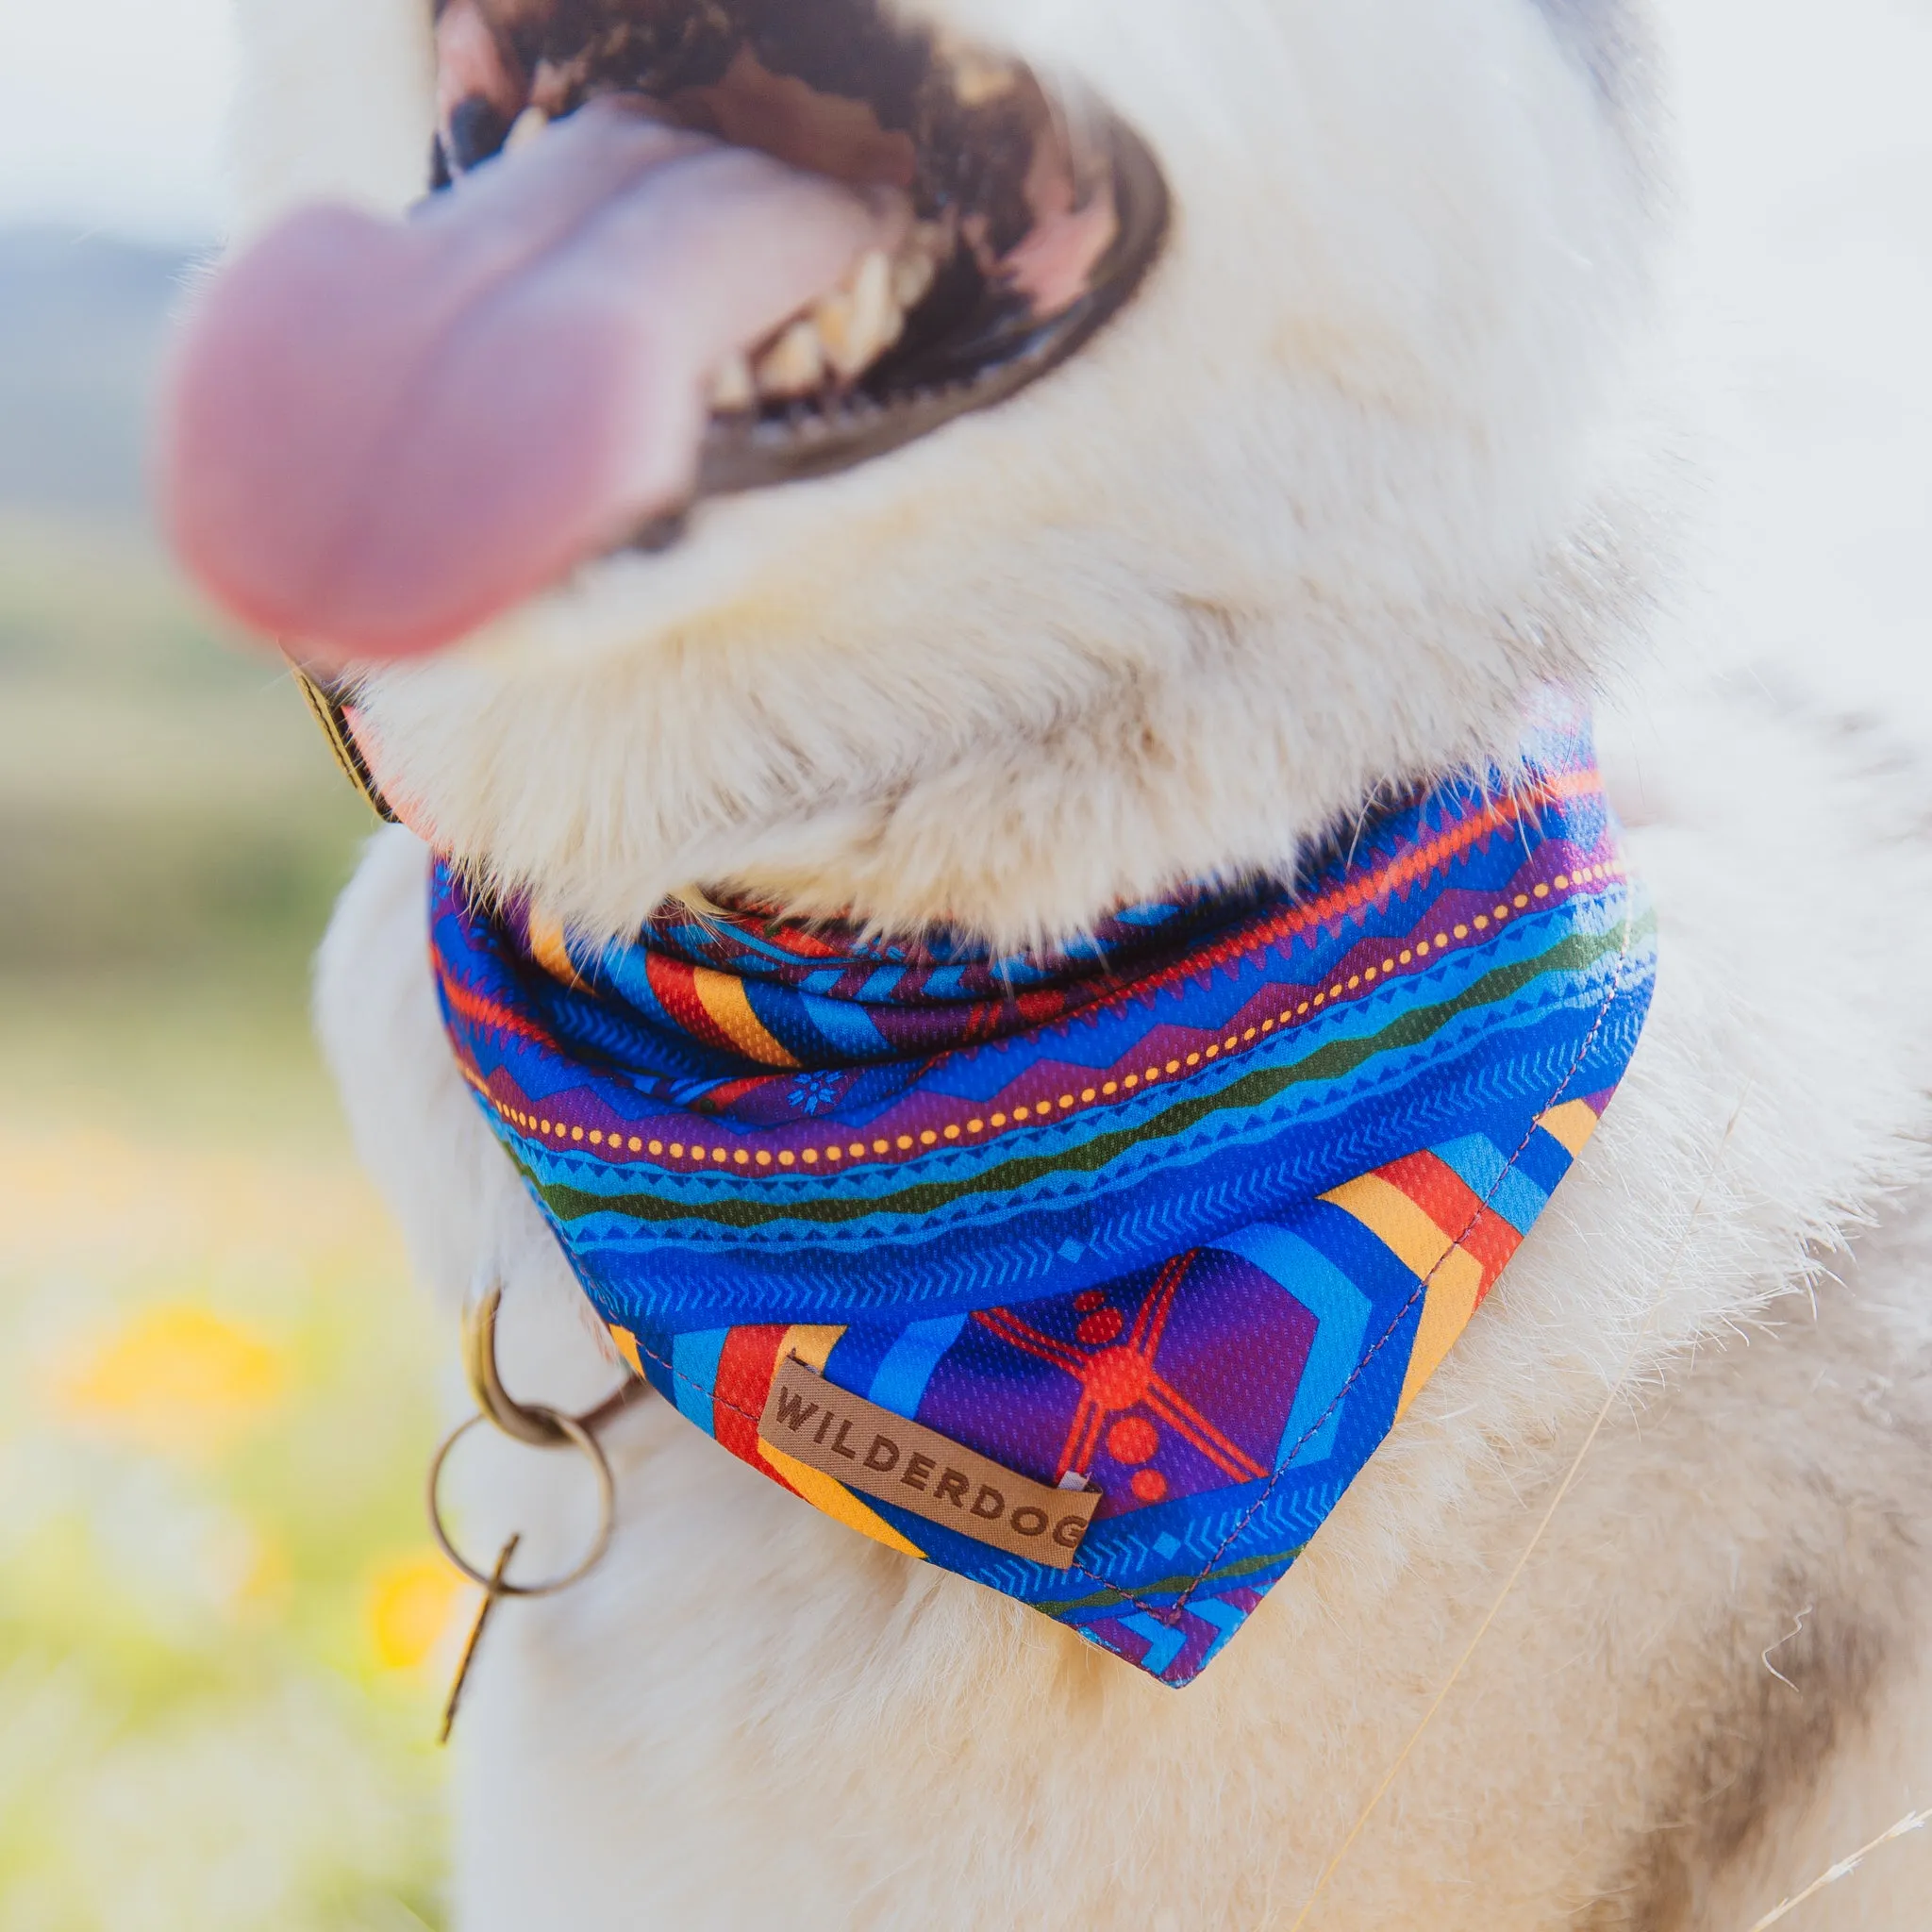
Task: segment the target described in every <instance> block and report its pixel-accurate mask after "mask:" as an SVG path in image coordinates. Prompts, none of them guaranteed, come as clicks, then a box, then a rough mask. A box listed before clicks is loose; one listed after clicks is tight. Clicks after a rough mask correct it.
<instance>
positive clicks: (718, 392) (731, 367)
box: [711, 356, 758, 415]
mask: <svg viewBox="0 0 1932 1932" xmlns="http://www.w3.org/2000/svg"><path fill="white" fill-rule="evenodd" d="M757 401H758V385H757V384H756V383H755V382H754V381H753V380H752V374H751V363H750V362H749V361H748V360H747V359H746V358H744V357H742V356H733V357H730V358H727V359H726V360H725V361H724V362H722V363H720V364H719V367H718V373H717V375H714V376H713V377H712V378H711V407H712V408H714V409H716V410H718V411H719V412H720V413H721V414H725V415H728V414H729V413H730V412H731V411H732V410H734V409H748V408H751V406H752V405H753V404H754V403H755V402H757Z"/></svg>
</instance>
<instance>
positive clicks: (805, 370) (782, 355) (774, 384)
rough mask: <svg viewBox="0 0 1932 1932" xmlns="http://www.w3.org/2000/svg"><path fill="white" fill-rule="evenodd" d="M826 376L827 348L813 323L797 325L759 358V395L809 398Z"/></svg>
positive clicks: (793, 325) (795, 323) (788, 330)
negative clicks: (820, 339) (803, 396)
mask: <svg viewBox="0 0 1932 1932" xmlns="http://www.w3.org/2000/svg"><path fill="white" fill-rule="evenodd" d="M824 375H825V350H824V343H823V342H821V341H819V332H818V329H817V327H816V325H813V324H812V323H810V322H794V323H793V324H792V325H791V327H790V328H788V329H787V330H786V331H785V333H784V334H783V335H782V336H780V337H779V338H778V340H777V341H775V342H774V343H773V344H772V346H771V347H770V348H769V349H767V350H766V351H765V353H764V354H763V355H762V356H760V357H759V358H758V393H759V394H760V395H765V396H802V395H808V394H810V392H811V391H813V390H815V389H816V388H817V387H818V386H819V384H820V383H821V382H823V381H824Z"/></svg>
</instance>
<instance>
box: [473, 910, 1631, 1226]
mask: <svg viewBox="0 0 1932 1932" xmlns="http://www.w3.org/2000/svg"><path fill="white" fill-rule="evenodd" d="M1655 929H1656V915H1655V913H1653V912H1650V911H1649V910H1648V909H1647V908H1646V910H1645V912H1644V914H1643V916H1642V917H1641V918H1640V919H1638V920H1637V921H1635V922H1634V923H1627V924H1624V925H1621V926H1617V927H1614V928H1612V929H1611V930H1610V931H1608V932H1606V933H1601V934H1595V933H1572V934H1570V935H1569V936H1567V937H1566V938H1564V939H1562V940H1559V941H1557V943H1556V944H1555V945H1553V946H1551V947H1550V948H1549V949H1548V950H1547V951H1546V952H1543V953H1541V954H1539V955H1538V956H1537V957H1536V958H1532V959H1523V960H1518V961H1516V962H1515V963H1514V964H1511V965H1507V966H1498V967H1496V968H1494V969H1493V970H1492V971H1491V972H1489V973H1486V974H1484V975H1483V976H1482V978H1480V979H1478V980H1476V981H1475V982H1474V984H1473V985H1472V986H1470V987H1469V988H1467V989H1466V990H1465V991H1462V992H1461V993H1458V994H1457V996H1456V998H1454V999H1452V1000H1443V1001H1441V1002H1440V1003H1438V1004H1437V1005H1435V1006H1432V1007H1418V1008H1413V1009H1411V1010H1410V1011H1409V1012H1407V1013H1404V1014H1402V1015H1401V1016H1400V1017H1399V1018H1397V1019H1395V1020H1392V1021H1391V1023H1390V1024H1388V1025H1387V1026H1385V1027H1383V1028H1382V1030H1381V1031H1380V1032H1379V1033H1374V1034H1368V1035H1363V1036H1360V1037H1357V1038H1355V1039H1350V1040H1337V1041H1330V1042H1329V1043H1328V1044H1327V1045H1325V1046H1319V1047H1317V1048H1315V1049H1314V1051H1313V1052H1311V1053H1309V1054H1308V1055H1307V1056H1306V1057H1305V1058H1302V1059H1300V1060H1298V1061H1297V1062H1296V1063H1295V1064H1294V1065H1293V1066H1291V1067H1272V1068H1262V1069H1259V1070H1257V1072H1255V1073H1252V1074H1244V1075H1243V1076H1242V1077H1241V1078H1240V1079H1238V1080H1236V1081H1234V1082H1232V1083H1231V1084H1230V1085H1228V1086H1226V1087H1224V1088H1223V1089H1221V1090H1220V1091H1218V1092H1215V1093H1212V1094H1202V1095H1199V1096H1196V1097H1192V1098H1190V1099H1187V1100H1181V1101H1177V1102H1176V1103H1175V1104H1174V1106H1173V1107H1170V1108H1166V1109H1165V1110H1164V1111H1163V1112H1161V1113H1159V1114H1158V1115H1157V1116H1156V1117H1155V1118H1154V1119H1152V1120H1150V1121H1149V1122H1147V1123H1146V1124H1144V1125H1143V1126H1141V1127H1138V1128H1131V1129H1129V1128H1121V1129H1117V1130H1115V1131H1113V1132H1110V1133H1101V1134H1095V1135H1094V1136H1092V1137H1091V1139H1090V1140H1087V1141H1083V1142H1082V1143H1081V1144H1080V1145H1079V1146H1077V1147H1070V1148H1067V1149H1065V1150H1063V1151H1062V1152H1060V1153H1058V1154H1040V1155H1018V1156H1015V1157H1014V1158H1012V1159H1010V1160H1008V1161H1004V1162H1002V1163H1001V1164H1000V1165H999V1166H997V1167H994V1168H990V1169H989V1170H987V1172H985V1173H984V1174H976V1175H973V1176H969V1177H967V1178H964V1179H961V1180H957V1181H939V1180H932V1181H916V1182H913V1183H912V1184H911V1185H909V1186H908V1187H905V1188H901V1189H899V1190H897V1191H895V1192H892V1193H888V1194H875V1195H870V1196H867V1197H865V1198H863V1199H839V1198H824V1199H819V1200H809V1199H807V1200H798V1199H787V1200H782V1201H778V1200H774V1201H763V1200H753V1199H747V1198H744V1197H743V1196H733V1197H732V1198H730V1199H728V1200H724V1201H721V1202H719V1203H718V1204H717V1205H716V1206H715V1207H708V1206H706V1205H704V1204H702V1203H698V1202H691V1201H681V1200H675V1199H672V1198H669V1197H667V1196H665V1195H662V1194H656V1193H644V1192H638V1193H625V1194H598V1193H593V1192H591V1191H589V1190H588V1189H584V1188H576V1187H572V1186H570V1185H569V1184H567V1183H565V1182H561V1181H553V1182H545V1181H544V1180H542V1179H541V1176H540V1175H538V1174H536V1172H535V1171H534V1170H533V1169H532V1168H531V1167H530V1166H529V1165H528V1164H527V1163H526V1162H525V1160H524V1159H523V1158H521V1157H520V1156H518V1155H517V1154H516V1153H515V1151H514V1144H513V1143H511V1158H512V1159H513V1160H514V1161H515V1163H516V1165H517V1167H518V1169H519V1171H520V1172H521V1173H522V1174H523V1175H524V1178H525V1180H526V1181H527V1182H528V1183H529V1185H530V1186H531V1187H532V1188H533V1189H534V1190H535V1191H536V1192H537V1193H538V1194H539V1195H540V1196H541V1199H542V1202H543V1205H544V1206H545V1207H546V1208H549V1210H550V1211H551V1212H552V1213H553V1214H554V1215H556V1216H557V1218H558V1220H559V1221H566V1222H568V1221H578V1220H582V1219H584V1218H585V1217H587V1216H589V1215H592V1214H621V1215H624V1216H626V1217H627V1218H629V1219H631V1220H633V1221H640V1222H646V1223H655V1224H663V1223H666V1222H676V1221H700V1222H709V1223H711V1224H714V1225H719V1226H724V1227H731V1228H755V1227H763V1226H767V1225H769V1224H772V1223H774V1222H782V1221H791V1222H807V1223H816V1224H822V1225H828V1226H829V1225H837V1224H842V1223H850V1222H857V1221H870V1220H872V1219H874V1217H876V1216H879V1215H905V1216H908V1217H912V1218H917V1217H918V1216H920V1215H924V1214H931V1213H933V1212H935V1211H936V1210H938V1209H940V1208H945V1207H949V1206H951V1205H952V1204H953V1203H954V1202H957V1201H961V1200H968V1199H971V1198H972V1197H973V1196H974V1195H1002V1194H1011V1193H1016V1192H1018V1191H1020V1190H1021V1189H1023V1188H1025V1187H1027V1186H1029V1185H1030V1184H1031V1183H1032V1182H1034V1181H1037V1180H1041V1179H1044V1178H1046V1177H1048V1176H1050V1175H1053V1174H1081V1173H1085V1174H1093V1173H1098V1172H1099V1171H1100V1170H1102V1169H1104V1168H1106V1167H1107V1166H1108V1165H1109V1164H1110V1163H1111V1162H1113V1161H1114V1160H1117V1159H1119V1158H1121V1157H1122V1156H1123V1155H1125V1154H1128V1153H1131V1152H1132V1151H1133V1149H1134V1148H1136V1147H1137V1146H1139V1145H1141V1143H1142V1142H1143V1141H1159V1140H1174V1139H1177V1138H1178V1137H1179V1136H1180V1135H1182V1134H1184V1133H1186V1132H1187V1131H1188V1130H1189V1129H1190V1128H1191V1127H1194V1126H1198V1125H1199V1124H1200V1123H1201V1122H1202V1121H1204V1120H1207V1119H1208V1118H1209V1117H1210V1116H1211V1115H1213V1114H1216V1113H1221V1112H1225V1111H1246V1110H1249V1109H1252V1108H1257V1107H1261V1106H1263V1105H1265V1104H1266V1103H1267V1102H1269V1101H1271V1100H1274V1099H1276V1098H1278V1097H1279V1096H1280V1095H1281V1094H1283V1093H1286V1092H1288V1091H1291V1090H1292V1089H1293V1088H1296V1087H1300V1086H1306V1085H1308V1084H1310V1083H1311V1082H1316V1081H1324V1080H1335V1079H1339V1078H1341V1076H1342V1075H1343V1074H1350V1073H1353V1072H1354V1071H1355V1070H1356V1069H1357V1067H1359V1066H1361V1065H1363V1064H1364V1063H1365V1062H1367V1061H1368V1060H1371V1059H1373V1058H1375V1056H1376V1055H1378V1054H1383V1053H1389V1052H1393V1051H1397V1050H1399V1049H1401V1048H1404V1047H1413V1046H1417V1045H1420V1044H1421V1043H1422V1042H1423V1041H1426V1040H1428V1039H1430V1038H1432V1037H1433V1036H1434V1035H1435V1034H1437V1033H1439V1032H1441V1029H1442V1028H1443V1027H1445V1026H1447V1025H1448V1024H1450V1023H1451V1022H1452V1021H1454V1020H1457V1019H1458V1018H1460V1017H1461V1016H1462V1015H1463V1014H1465V1013H1470V1012H1474V1011H1477V1010H1479V1009H1480V1008H1484V1007H1492V1006H1496V1005H1498V1004H1500V1003H1501V1002H1502V1001H1504V1000H1507V999H1508V998H1509V997H1510V996H1511V995H1512V994H1515V993H1518V992H1520V991H1522V990H1523V989H1524V987H1525V986H1528V985H1529V984H1530V983H1531V982H1532V981H1533V980H1536V979H1540V978H1541V977H1542V976H1543V975H1544V974H1548V973H1568V974H1573V975H1575V976H1579V977H1580V976H1581V975H1582V974H1585V973H1587V972H1588V971H1589V970H1590V968H1591V967H1592V966H1594V965H1596V964H1597V963H1598V962H1599V961H1600V960H1602V959H1603V958H1606V957H1607V956H1610V955H1613V954H1617V953H1620V952H1622V951H1624V948H1625V947H1626V946H1628V945H1629V944H1631V943H1633V942H1635V941H1638V940H1641V939H1642V938H1644V937H1646V936H1647V935H1648V934H1649V933H1651V932H1653V931H1655Z"/></svg>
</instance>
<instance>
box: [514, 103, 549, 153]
mask: <svg viewBox="0 0 1932 1932" xmlns="http://www.w3.org/2000/svg"><path fill="white" fill-rule="evenodd" d="M549 125H550V116H549V115H548V114H546V113H545V112H544V111H543V109H542V108H536V107H531V108H525V109H524V111H523V112H522V113H521V114H519V115H518V116H517V118H516V119H515V120H514V121H512V122H511V123H510V128H509V132H508V134H507V135H506V136H505V137H504V142H503V151H504V153H505V154H507V155H513V154H515V153H517V152H518V151H519V150H520V149H522V148H526V147H528V146H529V144H530V143H531V142H533V141H535V140H536V139H537V137H538V136H539V135H540V134H541V133H542V132H543V130H544V129H545V128H546V127H548V126H549Z"/></svg>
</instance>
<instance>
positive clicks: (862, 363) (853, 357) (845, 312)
mask: <svg viewBox="0 0 1932 1932" xmlns="http://www.w3.org/2000/svg"><path fill="white" fill-rule="evenodd" d="M813 321H814V323H815V324H816V325H817V328H818V335H819V340H820V341H821V342H822V343H823V344H824V352H825V358H826V360H827V361H829V362H830V363H831V365H832V367H833V368H834V369H835V370H837V371H838V373H839V374H840V375H842V376H844V377H845V378H846V379H847V380H848V381H849V380H850V379H851V378H852V377H853V376H855V375H858V373H859V371H860V370H862V369H864V368H865V367H866V365H867V364H868V363H871V362H874V361H876V360H877V358H878V357H879V354H880V352H881V351H882V350H884V349H886V348H889V347H890V346H891V344H892V343H893V342H895V341H897V340H898V338H899V331H900V329H901V327H902V326H903V325H904V318H903V317H902V316H901V315H900V313H899V306H898V304H897V303H896V302H895V301H894V300H893V298H892V271H891V263H890V262H889V261H888V260H887V259H886V258H885V256H884V255H883V254H882V253H881V252H880V251H879V250H878V249H876V248H874V249H873V250H872V251H871V252H870V253H869V254H868V255H866V256H865V258H863V259H862V260H861V261H860V262H859V264H858V269H857V270H856V271H855V273H854V274H853V275H852V276H851V278H850V281H849V283H848V284H847V286H846V287H845V288H842V289H841V290H839V291H836V292H835V293H833V294H831V295H828V296H827V297H826V298H825V299H824V301H823V302H821V303H820V304H819V306H818V308H817V309H816V311H815V312H814V315H813Z"/></svg>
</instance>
